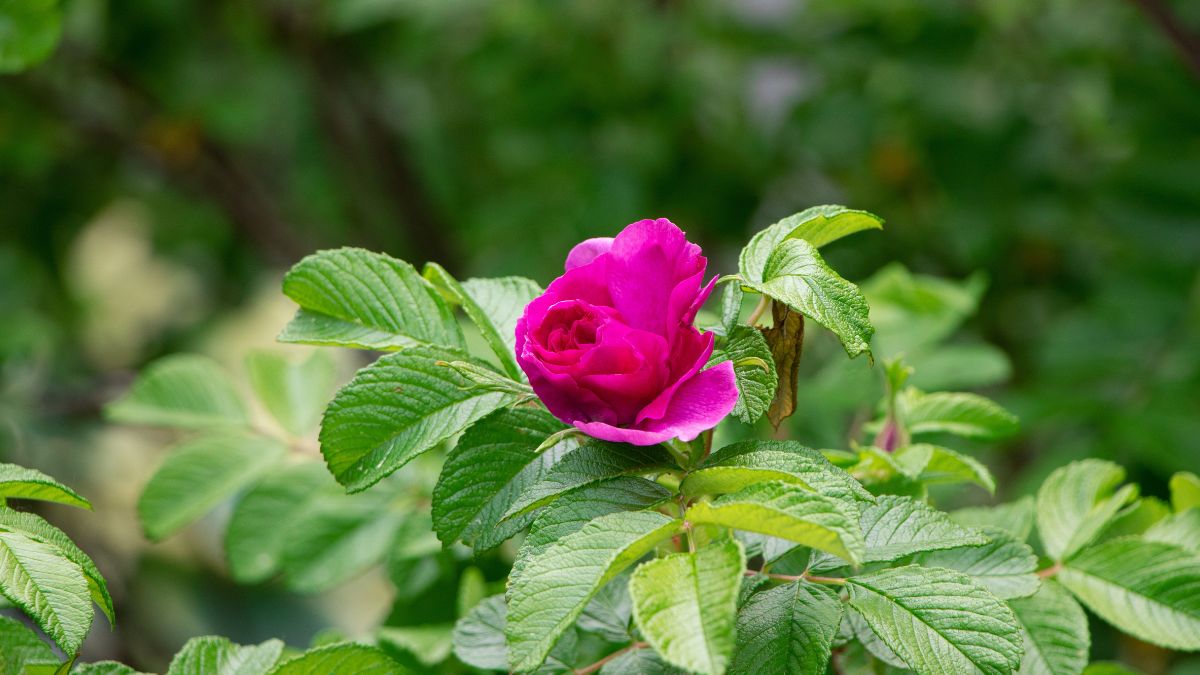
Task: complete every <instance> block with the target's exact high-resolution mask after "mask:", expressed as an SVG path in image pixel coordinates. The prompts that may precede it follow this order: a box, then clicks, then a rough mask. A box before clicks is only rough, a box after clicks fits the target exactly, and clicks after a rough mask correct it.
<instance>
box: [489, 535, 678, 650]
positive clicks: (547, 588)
mask: <svg viewBox="0 0 1200 675" xmlns="http://www.w3.org/2000/svg"><path fill="white" fill-rule="evenodd" d="M680 526H681V523H680V521H678V520H674V519H671V518H668V517H666V516H664V515H662V514H661V513H657V512H652V511H636V512H632V513H613V514H609V515H606V516H601V517H599V518H596V519H595V520H592V521H591V522H589V523H588V524H586V525H584V526H583V528H582V529H580V530H579V531H577V532H574V533H572V534H569V535H567V536H565V537H563V538H562V539H560V540H559V541H558V542H557V543H555V544H554V545H553V546H551V547H549V548H548V549H546V550H545V551H543V552H542V553H540V554H538V555H537V556H535V557H534V558H532V559H530V560H529V561H528V562H527V563H526V564H525V572H524V573H523V574H521V575H520V576H519V577H517V578H516V579H515V580H511V581H510V585H509V589H508V625H507V627H506V630H505V633H506V636H507V639H508V649H509V654H508V658H509V665H510V666H511V667H512V668H513V669H514V670H529V669H532V668H535V667H537V666H538V664H540V663H541V662H542V661H543V660H544V659H545V658H546V655H547V654H549V653H550V649H551V647H553V646H554V643H555V642H556V641H557V640H558V638H559V636H561V635H562V633H563V631H565V630H566V629H567V628H568V627H570V626H571V624H573V623H574V622H575V619H576V618H577V617H578V616H579V614H580V612H582V611H583V608H584V607H585V606H586V605H587V603H588V602H589V601H590V600H591V599H592V596H593V595H595V593H596V591H597V590H599V588H600V587H601V586H603V585H604V584H605V583H606V582H608V581H609V580H610V579H612V578H613V577H615V576H616V575H617V574H620V572H621V571H622V570H623V569H625V568H626V567H628V566H629V565H631V564H633V563H634V562H635V561H637V560H638V559H639V558H641V557H642V556H643V555H645V554H646V553H648V552H650V551H651V550H652V549H653V548H654V547H655V546H656V545H657V544H658V542H660V541H662V540H664V539H667V538H670V537H671V536H673V535H675V534H677V533H678V532H679V529H680Z"/></svg>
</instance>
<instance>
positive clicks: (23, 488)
mask: <svg viewBox="0 0 1200 675" xmlns="http://www.w3.org/2000/svg"><path fill="white" fill-rule="evenodd" d="M0 499H34V500H37V501H43V502H57V503H59V504H67V505H69V506H78V507H80V508H84V509H91V508H92V505H91V503H90V502H88V500H86V499H84V498H83V497H82V496H80V495H79V493H78V492H75V491H74V490H72V489H71V488H69V487H67V486H66V485H63V484H62V483H60V482H58V481H56V480H54V479H53V478H51V477H50V476H47V475H46V474H44V473H42V472H41V471H37V470H36V469H27V468H25V467H23V466H17V465H16V464H3V463H0Z"/></svg>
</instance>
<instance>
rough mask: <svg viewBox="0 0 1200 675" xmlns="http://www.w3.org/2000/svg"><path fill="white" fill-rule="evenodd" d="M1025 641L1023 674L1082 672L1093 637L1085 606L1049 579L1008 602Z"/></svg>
mask: <svg viewBox="0 0 1200 675" xmlns="http://www.w3.org/2000/svg"><path fill="white" fill-rule="evenodd" d="M1008 606H1009V607H1010V608H1011V609H1012V611H1013V613H1014V614H1016V616H1017V622H1018V623H1020V624H1021V635H1022V637H1023V639H1024V642H1025V655H1024V656H1023V657H1021V675H1079V673H1080V672H1082V671H1083V668H1084V666H1086V665H1087V660H1088V651H1089V649H1090V647H1091V638H1090V635H1089V633H1088V622H1087V616H1085V615H1084V613H1083V608H1082V607H1080V606H1079V603H1078V602H1075V599H1074V598H1072V597H1071V594H1070V593H1067V592H1066V591H1065V590H1063V588H1062V586H1060V585H1059V584H1058V583H1057V582H1055V581H1053V580H1049V579H1048V580H1046V581H1043V582H1042V586H1041V588H1039V589H1038V592H1037V593H1035V594H1034V595H1031V596H1030V597H1028V598H1019V599H1017V600H1013V601H1011V602H1009V603H1008Z"/></svg>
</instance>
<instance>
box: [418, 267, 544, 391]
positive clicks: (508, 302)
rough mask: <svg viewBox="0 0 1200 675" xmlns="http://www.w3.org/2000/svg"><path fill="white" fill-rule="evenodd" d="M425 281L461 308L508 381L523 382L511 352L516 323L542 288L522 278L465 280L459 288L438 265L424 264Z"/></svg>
mask: <svg viewBox="0 0 1200 675" xmlns="http://www.w3.org/2000/svg"><path fill="white" fill-rule="evenodd" d="M425 278H426V279H428V280H429V281H430V282H432V283H433V285H434V286H436V287H437V288H438V290H440V291H442V293H443V295H445V296H446V297H448V298H449V299H450V301H451V302H453V303H454V304H456V305H461V306H462V308H463V311H464V312H466V314H467V316H468V317H470V319H471V321H472V322H474V323H475V325H476V326H478V327H479V332H480V333H482V334H483V339H484V340H486V341H487V343H488V346H490V347H491V348H492V351H493V352H495V354H496V357H497V358H498V359H499V360H500V365H501V366H502V367H503V368H504V371H505V372H506V373H508V375H509V377H511V378H513V379H514V380H522V379H524V377H525V374H524V373H523V372H521V368H520V366H518V365H517V360H516V355H515V353H514V351H513V348H514V346H515V342H516V328H517V319H520V318H521V313H522V312H524V310H525V305H528V304H529V301H530V300H533V299H534V298H536V297H537V296H539V295H541V293H542V287H541V286H539V285H538V284H537V282H535V281H532V280H530V279H526V278H525V277H500V278H497V279H467V280H466V281H464V282H463V283H462V284H459V283H458V281H457V280H455V278H454V277H452V276H450V273H449V272H447V271H446V270H445V269H443V268H442V266H441V265H438V264H437V263H425Z"/></svg>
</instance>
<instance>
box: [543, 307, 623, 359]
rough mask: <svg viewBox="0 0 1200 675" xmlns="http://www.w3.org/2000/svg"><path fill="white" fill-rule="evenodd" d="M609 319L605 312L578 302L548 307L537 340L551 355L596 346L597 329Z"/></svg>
mask: <svg viewBox="0 0 1200 675" xmlns="http://www.w3.org/2000/svg"><path fill="white" fill-rule="evenodd" d="M611 318H612V317H610V316H609V313H608V312H605V311H603V310H602V309H600V308H597V307H593V306H591V305H588V304H586V303H582V302H579V301H571V302H562V303H559V304H557V305H555V306H554V307H551V308H550V311H549V312H547V313H546V318H545V319H544V320H543V321H542V325H541V328H540V330H539V331H538V333H539V335H538V338H539V341H540V342H541V343H542V345H543V346H545V348H546V349H549V350H550V351H552V352H565V351H572V350H577V349H582V348H585V347H590V346H593V345H595V344H596V334H597V332H598V331H599V329H600V327H601V326H602V325H603V324H604V323H606V322H608V321H609V320H610V319H611Z"/></svg>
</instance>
